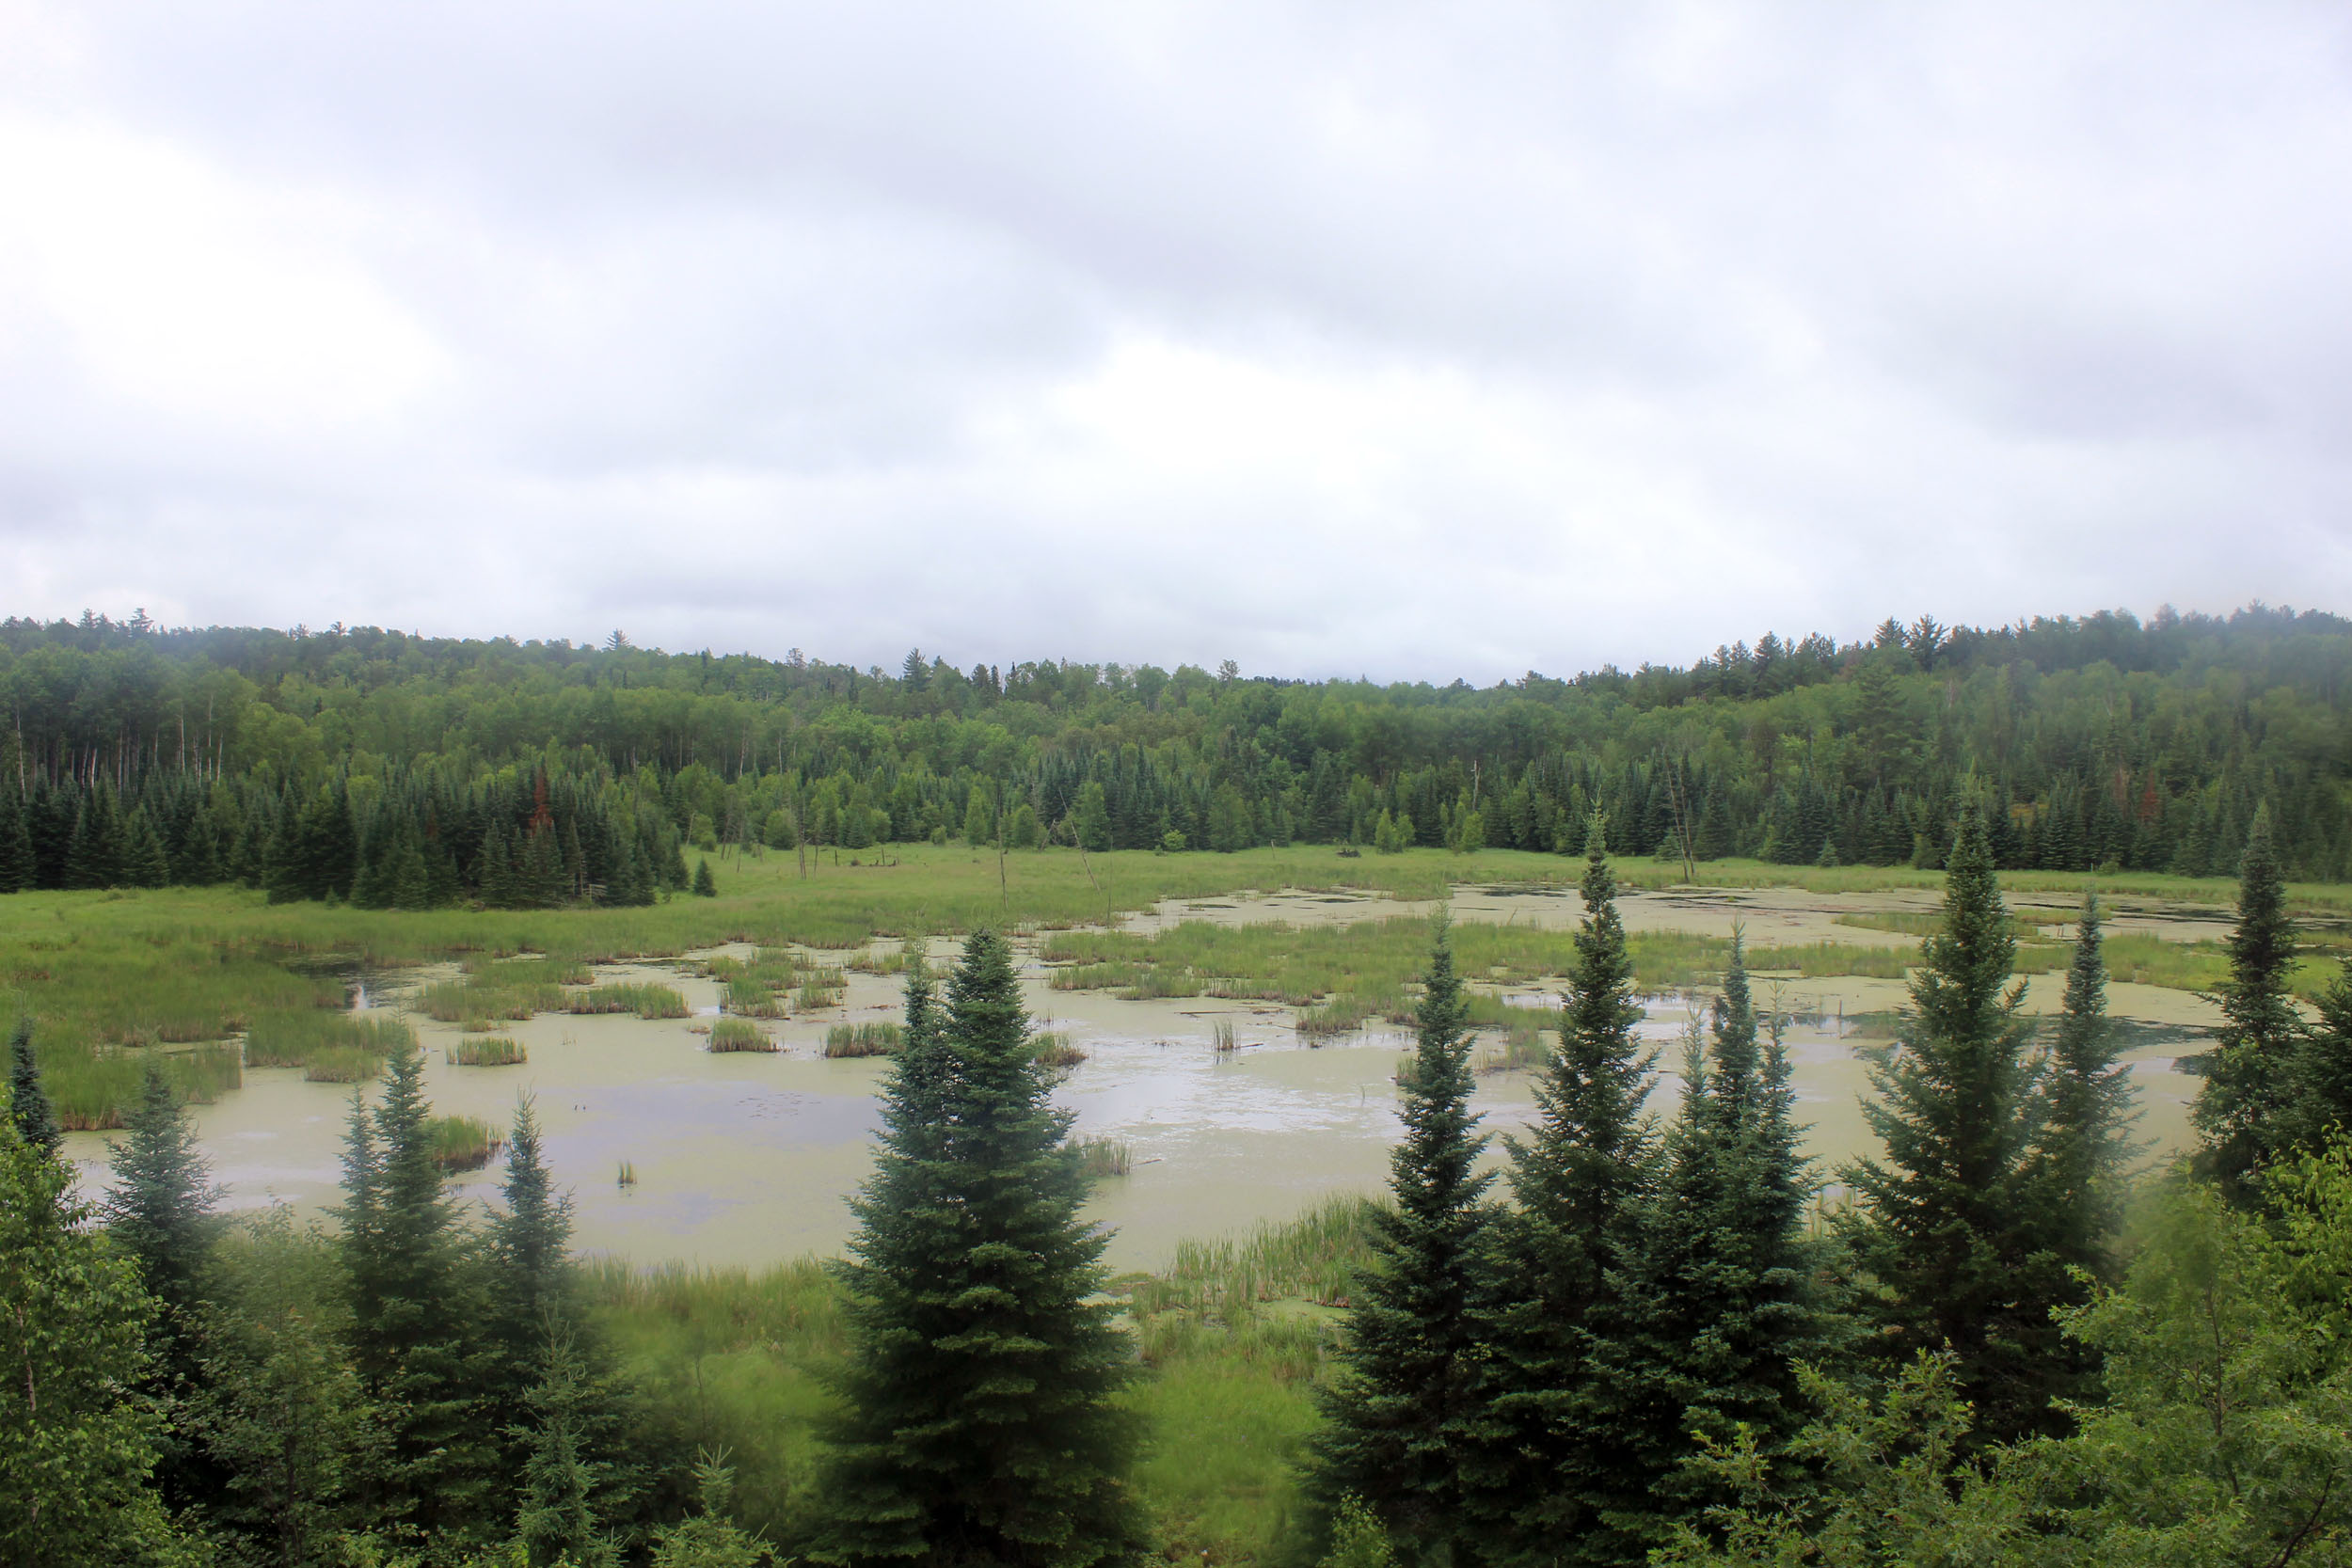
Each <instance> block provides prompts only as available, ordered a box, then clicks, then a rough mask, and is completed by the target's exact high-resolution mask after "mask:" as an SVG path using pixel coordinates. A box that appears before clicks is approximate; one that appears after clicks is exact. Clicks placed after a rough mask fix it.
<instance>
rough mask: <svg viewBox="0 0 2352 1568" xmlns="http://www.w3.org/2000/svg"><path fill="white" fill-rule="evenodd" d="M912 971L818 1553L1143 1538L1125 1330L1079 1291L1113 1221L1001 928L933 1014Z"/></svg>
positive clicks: (1077, 1550)
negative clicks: (1080, 1147)
mask: <svg viewBox="0 0 2352 1568" xmlns="http://www.w3.org/2000/svg"><path fill="white" fill-rule="evenodd" d="M928 1009H929V1004H928V1001H927V1000H925V999H924V998H923V996H922V992H921V989H920V988H919V987H911V988H910V991H909V1005H908V1020H907V1023H908V1036H909V1039H908V1043H907V1045H906V1047H905V1049H904V1051H903V1053H901V1055H900V1057H899V1058H898V1065H897V1069H896V1071H895V1072H894V1074H893V1077H892V1080H891V1085H890V1087H889V1088H888V1090H887V1091H886V1092H885V1095H884V1100H883V1138H882V1146H881V1148H880V1150H879V1151H878V1153H877V1156H876V1160H875V1169H874V1174H873V1176H872V1178H871V1179H870V1180H868V1182H867V1184H866V1188H865V1189H864V1191H863V1192H862V1193H861V1195H860V1196H859V1197H858V1199H857V1201H856V1202H855V1204H854V1205H853V1212H855V1214H856V1215H857V1218H858V1222H859V1227H858V1232H857V1235H856V1237H855V1238H854V1239H853V1241H852V1242H851V1243H850V1255H851V1257H850V1261H849V1262H847V1263H845V1264H843V1265H842V1266H841V1277H842V1282H843V1284H844V1286H845V1287H846V1288H847V1290H848V1291H849V1315H850V1327H851V1353H850V1358H849V1361H848V1364H847V1366H846V1368H845V1370H844V1371H843V1372H842V1374H841V1377H840V1392H841V1394H842V1396H843V1399H842V1408H841V1412H840V1414H839V1416H838V1418H837V1419H836V1421H835V1423H834V1429H833V1432H832V1433H831V1435H832V1438H833V1446H834V1461H833V1465H832V1472H831V1475H830V1478H829V1481H828V1484H827V1485H826V1487H825V1496H826V1497H828V1499H829V1513H828V1517H827V1518H826V1519H825V1521H824V1523H823V1526H822V1528H821V1531H820V1538H819V1541H818V1545H817V1546H816V1548H815V1549H814V1551H813V1553H812V1555H813V1556H814V1557H815V1558H816V1559H817V1560H819V1561H826V1562H839V1563H868V1562H882V1561H885V1560H918V1561H925V1562H932V1563H941V1564H946V1563H950V1562H959V1561H988V1562H995V1563H1004V1564H1014V1565H1030V1564H1034V1565H1039V1568H1044V1565H1049V1564H1050V1565H1055V1568H1083V1565H1086V1564H1091V1563H1097V1562H1123V1561H1127V1560H1133V1559H1134V1558H1135V1557H1136V1555H1137V1554H1138V1553H1139V1552H1140V1550H1141V1549H1142V1545H1143V1539H1142V1533H1141V1524H1140V1519H1139V1516H1138V1513H1137V1510H1136V1503H1135V1501H1134V1499H1133V1497H1131V1495H1130V1493H1129V1490H1128V1487H1127V1483H1126V1481H1125V1469H1126V1465H1127V1464H1128V1459H1129V1455H1130V1454H1131V1453H1132V1451H1133V1448H1134V1428H1133V1424H1132V1420H1131V1418H1130V1417H1128V1416H1127V1415H1126V1414H1125V1413H1123V1412H1122V1411H1120V1409H1118V1408H1117V1407H1116V1406H1115V1404H1114V1403H1113V1397H1114V1396H1115V1395H1116V1394H1117V1392H1118V1390H1119V1389H1120V1386H1122V1385H1123V1384H1124V1382H1125V1381H1126V1379H1127V1377H1128V1376H1129V1375H1130V1374H1129V1366H1130V1363H1129V1359H1128V1356H1129V1353H1128V1350H1127V1346H1126V1340H1125V1336H1124V1335H1123V1334H1121V1333H1120V1331H1119V1330H1118V1329H1117V1328H1116V1327H1115V1326H1114V1325H1113V1323H1112V1321H1111V1317H1110V1312H1109V1308H1108V1307H1106V1306H1105V1305H1104V1304H1103V1303H1102V1302H1100V1301H1099V1300H1095V1299H1091V1298H1092V1297H1093V1295H1094V1292H1095V1291H1098V1290H1099V1289H1100V1286H1101V1281H1102V1267H1101V1263H1100V1258H1101V1255H1102V1249H1103V1243H1104V1238H1103V1237H1102V1236H1101V1235H1100V1234H1099V1233H1098V1232H1096V1231H1095V1230H1094V1229H1093V1228H1092V1227H1089V1226H1087V1225H1086V1224H1085V1223H1084V1222H1082V1221H1081V1220H1080V1218H1079V1215H1078V1210H1079V1206H1080V1205H1081V1204H1082V1203H1083V1202H1084V1200H1085V1196H1086V1190H1087V1180H1086V1177H1085V1175H1084V1172H1083V1171H1082V1169H1081V1168H1080V1166H1079V1164H1078V1158H1077V1154H1076V1152H1075V1150H1073V1149H1072V1148H1069V1147H1068V1146H1067V1144H1066V1143H1065V1141H1064V1139H1065V1133H1066V1132H1067V1130H1068V1127H1069V1121H1070V1118H1069V1116H1068V1115H1067V1114H1066V1113H1062V1112H1057V1111H1056V1110H1054V1109H1053V1107H1052V1105H1051V1103H1050V1101H1049V1098H1048V1097H1049V1095H1050V1092H1051V1086H1052V1085H1051V1083H1050V1081H1049V1080H1048V1078H1047V1077H1046V1075H1045V1074H1044V1072H1043V1071H1042V1070H1041V1069H1040V1068H1039V1067H1038V1065H1037V1061H1036V1056H1035V1053H1034V1051H1033V1050H1032V1049H1031V1047H1030V1043H1029V1039H1028V1029H1027V1019H1026V1016H1025V1013H1024V1012H1023V1010H1022V1006H1021V990H1020V981H1019V978H1018V976H1017V974H1015V972H1014V969H1013V964H1012V955H1011V951H1010V949H1009V948H1008V947H1007V945H1006V944H1005V941H1004V939H1003V938H1002V937H1000V936H998V935H997V934H996V933H994V932H993V931H990V930H985V929H983V930H979V931H976V932H974V933H973V935H972V936H971V937H970V938H969V939H968V940H967V941H966V942H965V944H964V955H963V960H962V962H961V965H959V967H958V969H957V971H956V974H955V976H954V979H953V980H952V981H951V982H950V984H949V987H948V992H947V1006H946V1019H945V1021H944V1025H940V1024H934V1023H933V1022H931V1020H930V1017H929V1014H928Z"/></svg>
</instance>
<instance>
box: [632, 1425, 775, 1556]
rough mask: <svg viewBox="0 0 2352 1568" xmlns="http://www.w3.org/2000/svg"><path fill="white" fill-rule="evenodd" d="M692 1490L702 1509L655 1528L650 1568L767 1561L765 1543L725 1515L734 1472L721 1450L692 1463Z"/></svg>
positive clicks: (733, 1484) (733, 1480)
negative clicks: (672, 1522) (668, 1524)
mask: <svg viewBox="0 0 2352 1568" xmlns="http://www.w3.org/2000/svg"><path fill="white" fill-rule="evenodd" d="M694 1491H695V1504H696V1507H697V1508H698V1509H699V1510H700V1512H699V1513H695V1514H694V1515H693V1516H692V1517H691V1518H687V1519H682V1520H680V1521H679V1522H678V1523H676V1524H675V1525H671V1526H668V1527H666V1528H662V1529H660V1530H658V1531H656V1532H655V1534H654V1543H653V1561H652V1563H651V1568H759V1565H760V1564H761V1563H763V1562H766V1561H767V1560H769V1558H768V1551H767V1544H766V1543H765V1542H763V1541H761V1540H760V1539H759V1537H757V1536H755V1535H752V1534H749V1533H747V1532H746V1531H744V1530H743V1529H741V1528H739V1527H738V1526H737V1525H736V1523H735V1521H734V1520H732V1519H730V1518H729V1517H727V1510H728V1507H729V1505H730V1504H731V1503H732V1501H733V1500H734V1497H735V1472H734V1471H733V1470H732V1469H730V1468H728V1467H727V1463H726V1450H725V1449H720V1450H719V1451H718V1452H717V1453H707V1454H705V1455H704V1456H703V1457H702V1460H701V1461H700V1463H698V1464H697V1465H695V1466H694Z"/></svg>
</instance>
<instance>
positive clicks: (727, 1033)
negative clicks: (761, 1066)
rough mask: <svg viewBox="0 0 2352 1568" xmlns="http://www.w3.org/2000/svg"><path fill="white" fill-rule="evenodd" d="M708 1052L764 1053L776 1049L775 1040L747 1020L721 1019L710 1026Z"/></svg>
mask: <svg viewBox="0 0 2352 1568" xmlns="http://www.w3.org/2000/svg"><path fill="white" fill-rule="evenodd" d="M708 1049H709V1050H711V1051H715V1052H726V1051H766V1052H773V1051H775V1050H776V1049H777V1045H776V1038H775V1037H774V1036H773V1035H771V1034H769V1033H768V1032H767V1031H766V1030H764V1029H762V1028H761V1027H760V1026H759V1025H758V1024H756V1023H754V1022H752V1021H751V1020H750V1019H748V1018H722V1019H719V1020H716V1021H715V1022H712V1024H711V1025H710V1045H709V1047H708Z"/></svg>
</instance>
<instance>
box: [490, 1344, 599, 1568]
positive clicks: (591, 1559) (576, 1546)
mask: <svg viewBox="0 0 2352 1568" xmlns="http://www.w3.org/2000/svg"><path fill="white" fill-rule="evenodd" d="M527 1404H528V1409H529V1420H528V1423H527V1424H526V1425H523V1426H520V1427H517V1428H516V1429H514V1430H513V1432H512V1433H511V1435H513V1436H515V1437H516V1438H518V1439H520V1440H522V1442H523V1443H524V1445H525V1450H524V1456H523V1463H522V1473H523V1485H522V1506H521V1507H520V1508H519V1509H517V1510H516V1515H515V1534H516V1538H517V1539H518V1540H519V1541H520V1543H521V1544H522V1547H523V1556H524V1560H525V1561H526V1562H528V1563H529V1564H530V1568H555V1565H556V1564H559V1563H560V1564H563V1565H564V1568H605V1565H607V1564H610V1563H612V1561H613V1560H614V1552H613V1547H612V1541H611V1539H610V1538H609V1537H608V1536H607V1534H606V1532H605V1530H604V1528H603V1525H602V1523H601V1522H600V1521H599V1519H598V1517H597V1509H596V1492H597V1491H598V1489H599V1484H600V1482H601V1481H603V1479H604V1469H605V1466H604V1465H601V1464H599V1463H598V1462H597V1461H596V1460H595V1459H593V1458H591V1457H590V1448H591V1442H592V1438H593V1435H594V1428H595V1426H596V1418H597V1404H598V1399H597V1390H596V1386H595V1381H594V1379H593V1378H592V1377H591V1376H590V1374H589V1371H588V1369H587V1366H586V1364H585V1363H584V1362H583V1361H582V1359H581V1358H580V1353H579V1352H578V1351H577V1350H576V1349H574V1347H573V1345H572V1338H571V1335H570V1333H569V1331H568V1330H564V1329H562V1328H559V1329H558V1331H557V1332H556V1333H554V1334H553V1335H551V1336H550V1337H549V1338H548V1349H547V1356H546V1360H545V1363H544V1366H543V1368H542V1370H541V1373H540V1376H539V1379H538V1381H537V1382H536V1383H535V1384H534V1385H533V1386H532V1389H531V1392H530V1395H529V1398H528V1401H527Z"/></svg>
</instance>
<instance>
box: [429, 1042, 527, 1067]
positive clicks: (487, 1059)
mask: <svg viewBox="0 0 2352 1568" xmlns="http://www.w3.org/2000/svg"><path fill="white" fill-rule="evenodd" d="M441 1054H442V1055H443V1056H445V1057H447V1058H448V1060H449V1064H450V1066H452V1067H519V1066H521V1065H522V1064H523V1063H525V1062H527V1061H529V1060H531V1052H530V1051H529V1049H527V1048H526V1047H525V1046H524V1044H523V1042H522V1041H520V1040H518V1039H516V1038H514V1037H512V1036H508V1035H484V1036H475V1037H468V1038H465V1039H461V1040H459V1041H457V1042H456V1043H455V1044H454V1045H450V1046H445V1047H443V1048H442V1052H441Z"/></svg>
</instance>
